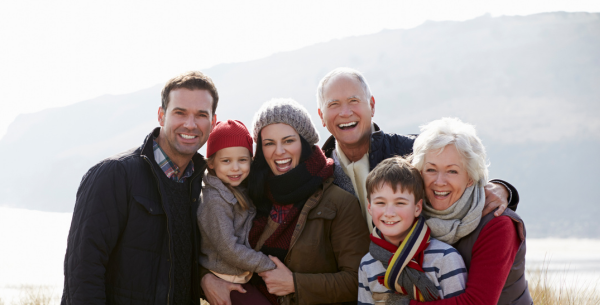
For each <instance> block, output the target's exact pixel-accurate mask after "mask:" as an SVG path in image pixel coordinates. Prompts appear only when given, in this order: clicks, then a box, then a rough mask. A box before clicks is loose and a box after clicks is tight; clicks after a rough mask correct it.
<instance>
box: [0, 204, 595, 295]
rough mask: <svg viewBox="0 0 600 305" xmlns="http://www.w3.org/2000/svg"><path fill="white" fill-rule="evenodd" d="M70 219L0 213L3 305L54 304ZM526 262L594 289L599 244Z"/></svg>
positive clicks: (540, 248) (583, 242)
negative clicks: (33, 296) (35, 299)
mask: <svg viewBox="0 0 600 305" xmlns="http://www.w3.org/2000/svg"><path fill="white" fill-rule="evenodd" d="M71 216H72V215H71V213H51V212H41V211H31V210H23V209H14V208H5V207H0V299H1V300H2V301H3V302H4V304H6V305H8V304H11V303H13V302H16V301H17V300H18V299H19V298H21V297H23V296H24V294H26V293H29V292H31V291H34V292H35V291H36V290H37V289H40V287H42V293H45V294H50V295H51V296H52V298H53V302H54V303H56V304H57V303H59V300H60V296H61V295H62V287H63V261H64V256H65V251H66V247H67V235H68V233H69V227H70V225H71ZM526 259H527V268H528V270H530V271H532V270H534V271H535V270H538V269H543V270H547V275H548V277H549V279H550V280H551V282H552V283H551V284H552V285H556V286H557V287H565V286H567V287H578V286H582V285H583V286H585V285H593V286H600V239H555V238H547V239H528V240H527V257H526ZM529 277H531V276H529ZM530 281H531V280H530ZM32 289H33V290H32Z"/></svg>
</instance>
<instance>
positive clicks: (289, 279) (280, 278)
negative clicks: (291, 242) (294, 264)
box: [258, 255, 295, 296]
mask: <svg viewBox="0 0 600 305" xmlns="http://www.w3.org/2000/svg"><path fill="white" fill-rule="evenodd" d="M269 258H270V259H271V260H272V261H273V262H274V263H275V265H276V266H277V268H275V269H273V270H269V271H265V272H261V273H259V274H258V275H259V276H260V277H262V279H263V281H265V284H266V285H267V290H268V291H269V293H270V294H274V295H276V296H284V295H288V294H290V293H294V292H295V288H294V275H293V274H292V271H290V269H288V267H286V265H284V264H283V263H282V262H281V261H280V260H279V259H278V258H277V257H274V256H271V255H269Z"/></svg>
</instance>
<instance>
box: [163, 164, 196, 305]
mask: <svg viewBox="0 0 600 305" xmlns="http://www.w3.org/2000/svg"><path fill="white" fill-rule="evenodd" d="M159 176H160V177H161V178H160V179H161V180H162V183H163V185H164V186H165V191H166V194H165V195H166V196H165V198H166V201H167V202H166V206H167V208H168V209H169V210H170V211H171V217H169V219H168V221H171V222H172V223H173V235H172V236H173V237H172V239H173V240H172V241H173V254H172V257H173V271H174V272H173V284H174V286H173V289H174V291H173V301H174V304H190V300H191V294H190V292H191V286H192V272H191V271H192V232H193V230H195V227H194V226H193V224H195V223H193V222H192V218H191V214H190V209H191V203H192V202H191V200H190V196H189V195H188V194H189V190H190V187H189V184H188V183H178V182H175V181H173V180H171V179H169V178H168V177H167V176H166V175H160V174H159Z"/></svg>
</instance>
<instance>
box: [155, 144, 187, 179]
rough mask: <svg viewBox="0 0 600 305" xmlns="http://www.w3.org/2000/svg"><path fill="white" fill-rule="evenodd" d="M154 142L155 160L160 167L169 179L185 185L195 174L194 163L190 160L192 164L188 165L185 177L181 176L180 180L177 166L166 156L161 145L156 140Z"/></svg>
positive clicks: (184, 173)
mask: <svg viewBox="0 0 600 305" xmlns="http://www.w3.org/2000/svg"><path fill="white" fill-rule="evenodd" d="M152 142H153V144H152V148H153V149H154V160H156V163H157V164H158V166H160V168H161V169H162V170H163V172H164V173H165V175H167V177H168V178H169V179H171V180H173V181H175V182H179V183H183V182H185V179H186V178H189V177H191V176H192V174H193V173H194V161H192V160H190V163H188V165H187V167H186V168H185V171H184V172H183V175H181V179H179V178H177V174H179V167H177V165H175V164H174V163H173V161H171V159H169V157H168V156H167V154H165V152H164V151H163V150H162V148H160V145H158V142H156V139H154V140H152Z"/></svg>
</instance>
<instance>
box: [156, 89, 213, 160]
mask: <svg viewBox="0 0 600 305" xmlns="http://www.w3.org/2000/svg"><path fill="white" fill-rule="evenodd" d="M212 101H213V98H212V96H211V95H210V92H209V91H208V90H189V89H185V88H179V89H174V90H172V91H171V92H170V93H169V104H168V105H167V109H166V110H164V109H163V108H162V107H160V108H159V109H158V122H159V123H160V126H161V127H162V128H161V129H160V135H159V136H158V144H159V145H160V147H161V148H162V149H163V150H164V151H165V153H166V154H167V156H169V158H170V159H171V160H172V161H173V162H174V163H175V164H177V166H179V167H182V166H185V165H187V163H188V162H189V160H190V159H191V158H192V156H194V154H195V153H196V152H197V151H198V149H200V147H202V145H204V143H206V140H207V139H208V135H209V134H210V132H211V130H212V128H213V127H214V124H215V123H216V115H214V114H213V113H212Z"/></svg>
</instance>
